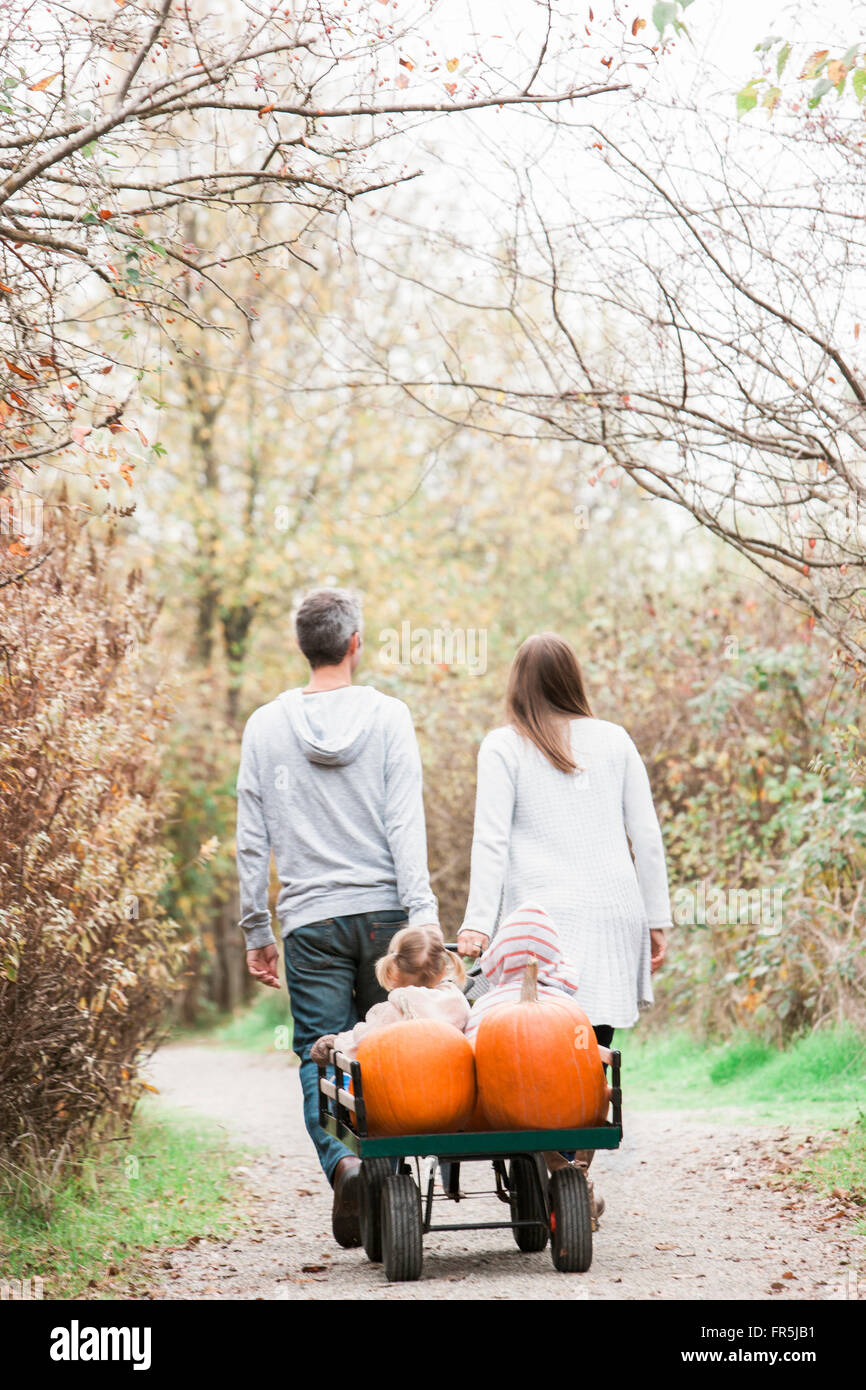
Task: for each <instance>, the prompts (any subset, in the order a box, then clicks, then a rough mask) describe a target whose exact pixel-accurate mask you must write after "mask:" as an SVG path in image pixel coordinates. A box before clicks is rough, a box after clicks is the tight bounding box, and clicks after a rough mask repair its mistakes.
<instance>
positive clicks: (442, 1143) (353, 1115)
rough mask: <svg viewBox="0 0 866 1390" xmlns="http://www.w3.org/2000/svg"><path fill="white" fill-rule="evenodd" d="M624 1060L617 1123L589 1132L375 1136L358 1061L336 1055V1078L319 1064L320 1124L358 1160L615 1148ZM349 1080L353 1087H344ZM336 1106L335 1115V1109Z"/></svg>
mask: <svg viewBox="0 0 866 1390" xmlns="http://www.w3.org/2000/svg"><path fill="white" fill-rule="evenodd" d="M620 1064H621V1057H620V1053H619V1052H618V1051H614V1052H612V1053H611V1081H612V1087H611V1090H612V1093H613V1094H612V1100H611V1104H612V1107H613V1120H612V1121H605V1123H604V1124H602V1125H594V1126H592V1127H590V1128H586V1129H538V1130H489V1131H488V1130H485V1131H482V1132H476V1133H468V1132H467V1133H459V1134H454V1133H450V1134H401V1135H399V1136H392V1137H388V1138H371V1137H370V1136H369V1134H368V1133H367V1111H366V1106H365V1104H364V1086H363V1078H362V1076H361V1066H360V1063H359V1062H355V1061H350V1060H349V1059H348V1058H347V1057H344V1056H343V1055H342V1054H341V1053H334V1054H333V1067H334V1080H333V1081H332V1080H331V1079H330V1078H329V1077H328V1069H327V1067H325V1066H321V1065H320V1066H319V1123H320V1124H321V1126H322V1128H323V1129H324V1130H325V1131H326V1132H327V1133H328V1134H332V1135H333V1136H334V1138H335V1139H339V1140H340V1141H341V1143H343V1144H345V1145H346V1148H347V1149H349V1150H350V1151H351V1152H352V1153H354V1154H356V1155H357V1156H358V1157H359V1158H413V1157H414V1158H427V1157H430V1156H433V1155H436V1156H441V1157H443V1158H449V1159H464V1158H465V1159H472V1158H494V1157H498V1156H499V1155H503V1154H515V1153H540V1152H543V1151H544V1150H547V1149H553V1150H565V1151H569V1150H571V1149H616V1148H619V1145H620V1144H621V1142H622V1089H621V1086H620ZM347 1075H348V1076H349V1077H351V1083H352V1089H351V1091H350V1090H349V1089H348V1087H347V1085H346V1084H345V1081H346V1076H347ZM331 1106H333V1111H332V1110H331V1108H330V1107H331Z"/></svg>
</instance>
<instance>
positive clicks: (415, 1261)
mask: <svg viewBox="0 0 866 1390" xmlns="http://www.w3.org/2000/svg"><path fill="white" fill-rule="evenodd" d="M381 1220H382V1258H383V1259H384V1262H385V1276H386V1278H387V1279H388V1281H389V1283H392V1284H396V1283H399V1282H400V1281H402V1280H406V1279H417V1278H419V1276H420V1274H421V1262H422V1260H423V1258H424V1249H423V1245H422V1228H421V1193H420V1192H419V1191H418V1187H417V1185H416V1183H415V1179H414V1178H413V1177H411V1176H410V1175H409V1174H408V1173H397V1174H394V1173H392V1174H390V1175H389V1176H388V1177H387V1178H386V1179H385V1181H384V1182H383V1184H382V1197H381Z"/></svg>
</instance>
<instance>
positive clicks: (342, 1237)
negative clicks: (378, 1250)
mask: <svg viewBox="0 0 866 1390" xmlns="http://www.w3.org/2000/svg"><path fill="white" fill-rule="evenodd" d="M360 1177H361V1160H360V1158H353V1157H351V1156H348V1157H346V1158H341V1159H340V1162H339V1163H338V1164H337V1167H336V1169H335V1171H334V1208H333V1211H332V1212H331V1229H332V1231H333V1232H334V1240H335V1241H336V1242H337V1244H338V1245H342V1247H343V1249H344V1250H351V1249H353V1248H354V1246H356V1245H360V1244H361V1222H360V1218H359V1214H358V1195H359V1186H360Z"/></svg>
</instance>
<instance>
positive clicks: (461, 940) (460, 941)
mask: <svg viewBox="0 0 866 1390" xmlns="http://www.w3.org/2000/svg"><path fill="white" fill-rule="evenodd" d="M489 940H490V937H489V936H487V934H486V933H485V932H483V931H461V932H460V933H459V934H458V936H457V950H458V951H459V952H460V954H461V956H470V957H471V958H472V959H473V960H474V959H475V957H476V956H480V955H481V952H482V951H486V950H487V943H488V941H489Z"/></svg>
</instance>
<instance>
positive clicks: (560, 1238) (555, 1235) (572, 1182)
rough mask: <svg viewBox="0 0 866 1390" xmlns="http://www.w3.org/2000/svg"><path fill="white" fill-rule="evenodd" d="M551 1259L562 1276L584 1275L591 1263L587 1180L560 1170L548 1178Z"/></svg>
mask: <svg viewBox="0 0 866 1390" xmlns="http://www.w3.org/2000/svg"><path fill="white" fill-rule="evenodd" d="M550 1208H551V1210H550V1257H551V1259H552V1260H553V1266H554V1269H558V1270H559V1271H560V1273H562V1274H585V1273H586V1271H587V1270H588V1269H589V1267H590V1265H591V1264H592V1211H591V1208H590V1202H589V1188H588V1187H587V1185H586V1177H585V1175H584V1174H583V1173H582V1172H581V1171H580V1169H579V1168H560V1169H559V1170H558V1171H557V1172H555V1173H554V1174H553V1176H552V1177H551V1179H550Z"/></svg>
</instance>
